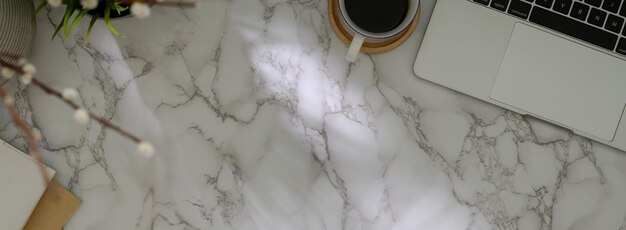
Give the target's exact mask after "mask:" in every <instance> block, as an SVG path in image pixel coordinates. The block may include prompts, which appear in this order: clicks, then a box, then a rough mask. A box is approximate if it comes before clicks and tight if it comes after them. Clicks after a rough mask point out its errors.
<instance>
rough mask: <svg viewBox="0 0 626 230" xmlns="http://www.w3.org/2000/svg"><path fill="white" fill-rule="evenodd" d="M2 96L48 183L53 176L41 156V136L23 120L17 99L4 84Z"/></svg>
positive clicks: (0, 93) (1, 88)
mask: <svg viewBox="0 0 626 230" xmlns="http://www.w3.org/2000/svg"><path fill="white" fill-rule="evenodd" d="M0 98H2V101H3V102H4V105H5V106H6V108H7V109H8V110H9V112H10V113H11V117H12V118H13V122H14V123H15V126H17V128H19V130H20V131H21V132H22V134H23V135H24V136H25V137H26V142H27V144H28V149H29V150H30V154H31V156H33V158H34V159H35V160H36V161H37V162H38V164H37V165H38V166H39V170H41V174H42V175H43V177H42V178H43V183H44V184H48V181H50V179H52V178H50V175H48V172H47V171H46V167H45V166H44V162H43V158H42V157H41V150H40V149H39V144H38V141H39V140H38V139H39V137H37V136H36V135H35V133H34V132H33V130H32V129H30V128H29V127H28V125H27V124H26V122H24V120H22V118H21V117H20V115H19V113H18V112H17V108H16V107H15V100H14V99H13V98H12V97H11V96H10V95H9V94H7V92H6V90H5V89H4V87H2V86H0Z"/></svg>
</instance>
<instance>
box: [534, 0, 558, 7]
mask: <svg viewBox="0 0 626 230" xmlns="http://www.w3.org/2000/svg"><path fill="white" fill-rule="evenodd" d="M553 2H554V0H537V2H536V3H537V5H540V6H543V7H545V8H552V3H553Z"/></svg>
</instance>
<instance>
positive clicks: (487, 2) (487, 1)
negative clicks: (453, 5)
mask: <svg viewBox="0 0 626 230" xmlns="http://www.w3.org/2000/svg"><path fill="white" fill-rule="evenodd" d="M474 2H478V3H480V4H483V5H485V6H486V5H489V0H474Z"/></svg>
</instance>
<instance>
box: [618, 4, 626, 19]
mask: <svg viewBox="0 0 626 230" xmlns="http://www.w3.org/2000/svg"><path fill="white" fill-rule="evenodd" d="M619 15H622V16H624V17H626V4H624V5H623V6H622V9H621V10H620V11H619Z"/></svg>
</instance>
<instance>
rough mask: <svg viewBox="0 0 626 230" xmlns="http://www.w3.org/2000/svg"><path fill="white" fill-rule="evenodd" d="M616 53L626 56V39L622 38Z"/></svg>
mask: <svg viewBox="0 0 626 230" xmlns="http://www.w3.org/2000/svg"><path fill="white" fill-rule="evenodd" d="M615 52H618V53H620V54H623V55H626V38H620V39H619V43H618V44H617V49H615Z"/></svg>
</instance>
